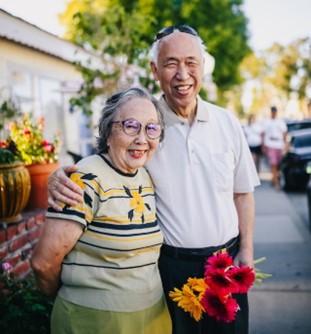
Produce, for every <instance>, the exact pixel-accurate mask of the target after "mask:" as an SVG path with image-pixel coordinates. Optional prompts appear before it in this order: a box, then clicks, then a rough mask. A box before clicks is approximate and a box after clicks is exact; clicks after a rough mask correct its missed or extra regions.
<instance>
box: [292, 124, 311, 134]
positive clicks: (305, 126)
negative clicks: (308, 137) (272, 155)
mask: <svg viewBox="0 0 311 334" xmlns="http://www.w3.org/2000/svg"><path fill="white" fill-rule="evenodd" d="M308 128H311V122H295V123H288V124H287V131H288V132H291V131H295V130H301V129H308Z"/></svg>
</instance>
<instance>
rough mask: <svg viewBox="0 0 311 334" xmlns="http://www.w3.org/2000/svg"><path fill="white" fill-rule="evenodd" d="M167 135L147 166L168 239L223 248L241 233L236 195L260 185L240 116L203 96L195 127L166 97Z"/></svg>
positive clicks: (188, 245)
mask: <svg viewBox="0 0 311 334" xmlns="http://www.w3.org/2000/svg"><path fill="white" fill-rule="evenodd" d="M161 104H162V106H163V109H164V121H165V124H166V130H165V136H164V140H163V142H162V143H160V146H159V148H158V151H157V152H156V154H155V155H154V157H153V158H152V160H151V161H150V162H149V163H148V165H147V169H148V171H149V173H150V175H151V177H152V179H153V181H154V184H155V191H156V204H157V215H158V220H159V224H160V226H161V229H162V231H163V233H164V243H166V244H168V245H171V246H175V247H185V248H201V247H209V246H218V245H221V244H224V243H226V242H227V241H229V240H230V239H232V238H233V237H236V236H237V235H238V233H239V231H238V216H237V212H236V208H235V205H234V201H233V193H247V192H253V191H254V187H255V186H257V185H259V184H260V181H259V178H258V174H257V171H256V168H255V166H254V162H253V159H252V157H251V154H250V150H249V147H248V144H247V142H246V139H245V135H244V133H243V130H242V127H241V126H240V123H239V122H238V120H237V118H236V117H235V116H234V115H232V114H231V113H229V112H228V111H226V110H225V109H222V108H220V107H217V106H215V105H213V104H210V103H207V102H205V101H203V100H202V99H201V98H200V97H198V107H197V114H196V117H195V120H194V122H193V124H192V126H191V127H190V126H189V123H188V121H187V120H185V119H182V118H179V117H177V115H176V114H175V113H173V111H172V110H170V108H169V107H168V106H167V104H166V103H165V100H164V98H163V97H162V98H161Z"/></svg>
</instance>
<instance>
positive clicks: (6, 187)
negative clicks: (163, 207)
mask: <svg viewBox="0 0 311 334" xmlns="http://www.w3.org/2000/svg"><path fill="white" fill-rule="evenodd" d="M29 195H30V175H29V172H28V169H27V168H26V167H25V166H24V164H23V163H22V162H15V163H11V164H0V222H2V223H3V222H5V223H11V222H18V221H20V220H21V219H22V217H21V214H20V213H21V212H22V211H23V210H24V208H25V206H26V204H27V202H28V199H29Z"/></svg>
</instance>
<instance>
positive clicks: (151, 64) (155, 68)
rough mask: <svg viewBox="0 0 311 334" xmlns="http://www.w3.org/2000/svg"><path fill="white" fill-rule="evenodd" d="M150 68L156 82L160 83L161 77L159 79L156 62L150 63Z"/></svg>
mask: <svg viewBox="0 0 311 334" xmlns="http://www.w3.org/2000/svg"><path fill="white" fill-rule="evenodd" d="M150 68H151V71H152V74H153V77H154V80H156V81H158V80H159V77H158V69H157V65H156V63H155V62H154V61H151V62H150Z"/></svg>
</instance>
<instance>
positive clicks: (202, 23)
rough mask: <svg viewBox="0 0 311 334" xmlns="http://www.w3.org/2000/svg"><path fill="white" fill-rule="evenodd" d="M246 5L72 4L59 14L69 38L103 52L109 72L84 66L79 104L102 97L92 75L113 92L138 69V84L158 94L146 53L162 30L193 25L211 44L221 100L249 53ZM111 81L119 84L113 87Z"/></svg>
mask: <svg viewBox="0 0 311 334" xmlns="http://www.w3.org/2000/svg"><path fill="white" fill-rule="evenodd" d="M243 2H244V1H243V0H193V1H186V0H172V1H167V0H132V1H128V0H71V1H70V2H69V3H68V5H67V9H66V11H65V13H63V14H62V15H61V20H62V22H63V23H64V24H65V25H66V26H67V33H66V36H67V38H69V39H70V40H71V41H73V42H74V43H77V44H79V45H82V46H84V47H86V48H89V49H91V50H93V51H94V52H96V53H97V54H99V55H100V56H101V57H102V59H103V62H104V64H106V68H107V69H109V73H108V76H107V73H104V75H103V77H101V73H100V72H101V71H99V72H96V71H95V72H92V71H90V70H84V69H83V67H80V70H81V71H82V73H83V74H84V75H85V76H86V79H87V81H88V83H89V84H86V85H84V87H82V89H81V91H80V95H81V96H82V97H83V100H81V99H80V102H79V101H77V100H76V101H75V102H79V103H80V105H85V103H89V100H90V98H91V100H92V99H93V97H94V95H96V94H98V93H99V91H98V90H96V89H95V90H94V89H92V88H91V87H90V86H91V85H92V80H91V77H92V75H93V78H94V80H93V82H94V81H95V79H96V80H97V81H99V80H100V81H102V80H106V81H108V82H109V83H110V84H109V85H108V87H110V89H112V90H113V89H115V88H117V87H118V86H119V83H120V82H121V83H122V82H124V80H125V81H126V82H127V79H128V78H129V76H128V75H127V73H129V71H131V70H133V69H134V68H137V67H138V68H140V69H141V71H140V73H139V77H140V82H141V83H142V84H143V85H144V86H146V87H148V88H149V89H150V90H152V91H155V90H156V87H157V86H155V85H154V83H153V80H152V77H151V73H150V71H149V66H148V60H147V57H146V56H147V50H148V49H149V46H150V45H151V43H152V41H153V36H154V35H155V33H156V32H157V31H158V30H159V29H161V28H162V27H164V26H167V25H178V24H188V25H191V26H192V27H194V28H195V29H196V30H197V31H198V32H199V34H200V36H201V37H202V39H203V41H205V43H206V44H207V49H208V52H209V53H211V54H212V55H213V56H214V57H215V59H216V67H215V70H214V73H213V80H214V82H215V84H216V86H217V87H218V92H219V96H220V97H223V96H224V93H225V92H226V91H228V90H229V89H230V88H231V87H234V86H235V85H237V84H240V83H241V77H240V75H239V64H240V62H241V61H242V60H243V58H244V57H245V55H246V54H248V53H249V51H250V49H249V47H248V45H247V39H248V35H247V19H246V17H245V15H244V13H243V11H242V5H243ZM108 63H109V65H108ZM131 65H135V66H131ZM131 77H133V75H132V76H131ZM125 78H126V79H125ZM112 82H114V83H115V85H111V83H112ZM116 83H118V84H116ZM102 88H103V89H104V90H105V91H107V84H103V85H102ZM108 92H109V90H108ZM79 103H78V104H79ZM89 110H90V109H89Z"/></svg>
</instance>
